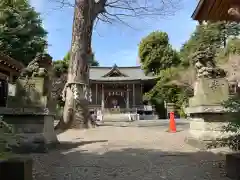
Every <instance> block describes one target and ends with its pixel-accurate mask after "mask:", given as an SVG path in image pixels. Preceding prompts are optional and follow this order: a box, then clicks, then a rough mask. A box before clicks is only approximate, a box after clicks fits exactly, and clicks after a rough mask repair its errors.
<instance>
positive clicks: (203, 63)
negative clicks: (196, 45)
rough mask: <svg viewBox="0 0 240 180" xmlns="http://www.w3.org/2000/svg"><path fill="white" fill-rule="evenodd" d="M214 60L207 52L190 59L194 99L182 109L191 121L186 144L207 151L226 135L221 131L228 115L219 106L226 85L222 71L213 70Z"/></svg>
mask: <svg viewBox="0 0 240 180" xmlns="http://www.w3.org/2000/svg"><path fill="white" fill-rule="evenodd" d="M213 57H214V56H213V54H211V50H209V49H206V50H203V51H198V52H196V53H195V54H194V56H193V60H194V64H195V68H196V71H197V80H196V82H195V87H194V96H193V97H192V98H190V99H189V107H188V108H186V110H185V111H186V114H188V116H189V120H190V129H189V136H188V137H187V138H186V141H187V143H189V144H191V145H193V146H196V147H198V148H206V147H207V146H208V145H209V143H211V142H213V141H216V140H217V139H218V138H222V137H226V136H228V134H227V133H224V132H223V126H224V125H225V124H226V123H227V120H228V118H227V116H228V113H227V111H226V110H225V109H224V107H223V106H222V103H223V102H224V101H226V100H227V99H228V97H229V86H228V82H227V80H226V79H225V76H226V73H225V71H224V70H222V69H219V68H217V67H216V65H215V63H214V61H213Z"/></svg>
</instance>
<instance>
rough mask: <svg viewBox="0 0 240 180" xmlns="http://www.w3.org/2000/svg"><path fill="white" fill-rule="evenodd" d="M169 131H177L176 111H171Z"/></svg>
mask: <svg viewBox="0 0 240 180" xmlns="http://www.w3.org/2000/svg"><path fill="white" fill-rule="evenodd" d="M169 132H171V133H175V132H177V128H176V123H175V118H174V112H170V122H169Z"/></svg>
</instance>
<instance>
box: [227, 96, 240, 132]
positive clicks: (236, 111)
mask: <svg viewBox="0 0 240 180" xmlns="http://www.w3.org/2000/svg"><path fill="white" fill-rule="evenodd" d="M223 106H224V107H225V108H226V109H227V110H228V112H229V113H230V119H229V120H230V123H229V124H228V126H226V127H225V129H224V130H226V131H230V132H238V131H239V129H240V119H239V117H240V95H239V94H237V95H235V96H233V97H230V98H229V99H228V100H227V101H225V102H224V103H223Z"/></svg>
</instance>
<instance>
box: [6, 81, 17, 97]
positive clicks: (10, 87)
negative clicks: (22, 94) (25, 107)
mask: <svg viewBox="0 0 240 180" xmlns="http://www.w3.org/2000/svg"><path fill="white" fill-rule="evenodd" d="M15 94H16V85H15V84H10V83H8V96H15Z"/></svg>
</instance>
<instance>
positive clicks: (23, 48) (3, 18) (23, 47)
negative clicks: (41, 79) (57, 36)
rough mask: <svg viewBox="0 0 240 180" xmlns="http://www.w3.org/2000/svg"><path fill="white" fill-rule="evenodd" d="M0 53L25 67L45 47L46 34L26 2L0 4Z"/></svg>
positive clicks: (40, 22) (37, 17)
mask: <svg viewBox="0 0 240 180" xmlns="http://www.w3.org/2000/svg"><path fill="white" fill-rule="evenodd" d="M0 11H1V13H0V51H1V52H3V53H4V54H7V55H9V56H10V57H12V58H14V59H16V60H18V61H21V62H23V63H24V64H25V65H27V64H28V63H29V62H30V61H31V60H32V59H33V58H34V57H35V55H36V54H37V53H38V52H43V51H44V50H45V48H46V46H47V42H46V39H45V38H46V35H47V32H46V31H45V30H44V29H43V27H42V21H41V19H40V18H39V14H38V13H37V12H36V11H35V10H34V9H33V8H32V7H31V6H30V4H29V2H28V1H27V0H15V1H1V2H0Z"/></svg>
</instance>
